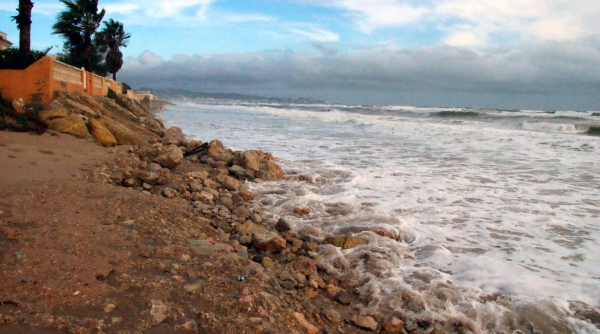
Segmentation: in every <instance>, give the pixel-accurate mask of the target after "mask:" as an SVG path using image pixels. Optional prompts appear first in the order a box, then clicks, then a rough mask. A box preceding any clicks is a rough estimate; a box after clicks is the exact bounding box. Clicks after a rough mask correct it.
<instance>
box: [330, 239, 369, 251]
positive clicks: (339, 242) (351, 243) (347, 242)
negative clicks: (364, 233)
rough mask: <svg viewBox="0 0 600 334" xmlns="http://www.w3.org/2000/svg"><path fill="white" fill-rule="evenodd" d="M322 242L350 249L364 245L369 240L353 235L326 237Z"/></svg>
mask: <svg viewBox="0 0 600 334" xmlns="http://www.w3.org/2000/svg"><path fill="white" fill-rule="evenodd" d="M323 243H324V244H329V245H334V246H336V247H340V248H342V249H350V248H354V247H357V246H360V245H366V244H368V243H369V240H367V239H364V238H359V237H353V236H341V237H327V238H325V239H324V240H323Z"/></svg>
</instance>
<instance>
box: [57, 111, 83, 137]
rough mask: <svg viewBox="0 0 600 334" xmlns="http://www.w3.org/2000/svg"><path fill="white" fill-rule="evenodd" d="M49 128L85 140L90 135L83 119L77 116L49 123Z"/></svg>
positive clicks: (68, 116) (72, 115)
mask: <svg viewBox="0 0 600 334" xmlns="http://www.w3.org/2000/svg"><path fill="white" fill-rule="evenodd" d="M48 128H49V129H50V130H54V131H58V132H62V133H66V134H70V135H73V136H75V137H77V138H85V137H87V135H89V134H90V133H89V131H88V129H87V126H86V125H85V123H84V122H83V120H82V119H81V117H79V116H78V115H75V114H70V115H67V117H63V118H56V119H53V120H51V121H49V122H48Z"/></svg>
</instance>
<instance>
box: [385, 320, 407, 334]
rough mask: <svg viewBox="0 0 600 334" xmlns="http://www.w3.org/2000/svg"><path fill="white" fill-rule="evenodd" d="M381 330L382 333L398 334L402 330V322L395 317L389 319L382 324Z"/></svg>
mask: <svg viewBox="0 0 600 334" xmlns="http://www.w3.org/2000/svg"><path fill="white" fill-rule="evenodd" d="M381 328H382V331H381V332H382V333H386V334H400V333H402V331H403V330H404V322H402V320H400V319H398V318H396V317H389V318H387V319H386V320H385V321H384V322H383V324H382V326H381Z"/></svg>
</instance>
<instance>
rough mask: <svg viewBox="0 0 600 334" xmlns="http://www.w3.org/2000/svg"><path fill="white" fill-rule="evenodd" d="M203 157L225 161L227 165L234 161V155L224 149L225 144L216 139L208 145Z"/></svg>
mask: <svg viewBox="0 0 600 334" xmlns="http://www.w3.org/2000/svg"><path fill="white" fill-rule="evenodd" d="M203 156H207V157H209V158H211V159H213V160H215V161H223V162H225V163H227V164H230V163H231V162H232V161H233V159H234V156H233V153H232V152H231V151H230V150H228V149H226V148H225V147H223V143H222V142H221V141H220V140H218V139H215V140H213V141H211V142H210V143H209V144H208V148H207V149H206V151H204V154H203Z"/></svg>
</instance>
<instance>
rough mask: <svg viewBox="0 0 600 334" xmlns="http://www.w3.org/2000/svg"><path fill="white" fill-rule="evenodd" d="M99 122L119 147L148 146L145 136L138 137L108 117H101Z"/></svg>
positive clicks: (137, 134) (138, 135) (135, 133)
mask: <svg viewBox="0 0 600 334" xmlns="http://www.w3.org/2000/svg"><path fill="white" fill-rule="evenodd" d="M100 122H101V123H102V125H104V126H105V127H106V128H107V129H108V130H109V131H110V132H111V133H112V134H113V136H115V138H116V139H117V142H118V143H119V145H143V144H148V139H147V138H146V137H145V136H143V135H140V134H139V133H137V132H135V131H133V130H131V129H130V128H128V127H127V126H125V125H123V124H121V123H119V122H117V121H114V120H112V119H110V118H108V117H102V118H101V119H100Z"/></svg>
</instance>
